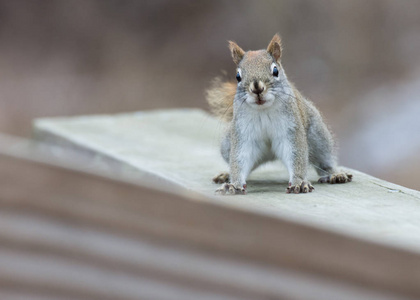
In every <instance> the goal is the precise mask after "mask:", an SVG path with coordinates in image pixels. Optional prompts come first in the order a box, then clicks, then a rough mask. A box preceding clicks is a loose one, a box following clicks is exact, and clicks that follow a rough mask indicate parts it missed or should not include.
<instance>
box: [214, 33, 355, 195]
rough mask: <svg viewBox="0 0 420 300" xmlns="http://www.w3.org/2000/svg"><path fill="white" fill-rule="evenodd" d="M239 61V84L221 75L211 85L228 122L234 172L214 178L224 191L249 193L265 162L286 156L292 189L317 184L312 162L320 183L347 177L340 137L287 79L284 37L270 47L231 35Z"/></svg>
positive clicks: (227, 146)
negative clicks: (245, 44) (247, 47)
mask: <svg viewBox="0 0 420 300" xmlns="http://www.w3.org/2000/svg"><path fill="white" fill-rule="evenodd" d="M229 49H230V51H231V54H232V58H233V61H234V62H235V64H236V65H237V74H236V79H237V81H238V82H237V84H236V83H234V82H222V81H221V80H220V79H215V80H214V82H213V85H212V87H211V88H210V89H209V90H207V93H206V96H207V101H208V103H209V104H210V107H211V109H212V112H213V113H214V114H215V115H216V116H218V117H220V118H221V119H223V120H224V121H226V122H228V127H227V130H226V133H225V136H224V138H223V140H222V145H221V153H222V156H223V158H224V159H225V161H226V162H227V163H228V164H229V169H230V171H229V173H221V174H219V175H217V176H216V177H214V178H213V181H214V182H215V183H223V185H222V186H221V187H220V188H219V189H217V190H216V192H217V193H220V194H226V193H228V194H245V193H246V187H247V186H246V179H247V177H248V175H249V174H250V172H251V171H252V170H254V169H255V168H257V167H258V166H260V165H261V164H263V163H265V162H268V161H272V160H275V159H281V160H282V161H283V163H284V164H285V166H286V168H287V170H288V172H289V187H288V188H287V190H286V192H287V193H307V192H312V190H313V189H314V188H313V186H312V185H311V183H310V182H309V181H308V180H307V178H306V176H307V171H308V166H309V164H312V165H313V166H314V167H315V169H316V171H317V173H318V175H319V176H321V177H320V178H319V180H318V182H320V183H327V182H328V183H346V182H350V181H351V180H352V175H351V174H348V173H345V172H342V171H339V170H337V158H336V155H335V152H336V150H335V143H334V139H333V137H332V135H331V133H330V131H329V130H328V128H327V126H326V125H325V123H324V122H323V120H322V117H321V114H320V113H319V111H318V110H317V109H316V108H315V106H314V104H313V103H312V102H311V101H309V100H308V99H306V98H304V97H303V96H302V95H301V94H300V93H299V91H298V90H297V89H296V88H295V87H294V86H293V84H292V83H290V82H289V81H288V80H287V77H286V74H285V72H284V70H283V67H282V65H281V63H280V57H281V52H282V48H281V39H280V36H279V35H278V34H276V35H274V37H273V39H272V40H271V42H270V44H269V45H268V47H267V49H266V50H258V51H247V52H245V51H244V50H242V49H241V48H240V47H239V46H238V45H237V44H236V43H234V42H232V41H229Z"/></svg>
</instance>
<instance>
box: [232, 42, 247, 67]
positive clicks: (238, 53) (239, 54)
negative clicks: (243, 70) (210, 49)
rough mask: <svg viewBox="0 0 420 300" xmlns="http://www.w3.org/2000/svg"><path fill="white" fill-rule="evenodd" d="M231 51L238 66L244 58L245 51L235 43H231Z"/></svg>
mask: <svg viewBox="0 0 420 300" xmlns="http://www.w3.org/2000/svg"><path fill="white" fill-rule="evenodd" d="M229 49H230V52H231V53H232V58H233V62H234V63H235V64H237V65H238V64H239V62H240V61H241V60H242V58H243V57H244V55H245V51H244V50H242V48H241V47H239V46H238V45H237V44H236V43H235V42H232V41H229Z"/></svg>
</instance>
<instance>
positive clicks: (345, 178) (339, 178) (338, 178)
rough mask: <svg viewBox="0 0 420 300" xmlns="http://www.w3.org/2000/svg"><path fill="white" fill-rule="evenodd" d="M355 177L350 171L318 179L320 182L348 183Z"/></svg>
mask: <svg viewBox="0 0 420 300" xmlns="http://www.w3.org/2000/svg"><path fill="white" fill-rule="evenodd" d="M352 179H353V175H352V174H350V173H344V172H341V173H335V174H331V175H327V176H324V177H321V178H319V179H318V182H319V183H331V184H334V183H346V182H350V181H352Z"/></svg>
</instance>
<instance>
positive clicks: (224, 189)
mask: <svg viewBox="0 0 420 300" xmlns="http://www.w3.org/2000/svg"><path fill="white" fill-rule="evenodd" d="M216 194H219V195H226V194H228V195H245V194H246V184H244V185H242V186H241V185H240V184H232V183H225V184H223V185H222V186H221V187H220V188H218V189H217V190H216Z"/></svg>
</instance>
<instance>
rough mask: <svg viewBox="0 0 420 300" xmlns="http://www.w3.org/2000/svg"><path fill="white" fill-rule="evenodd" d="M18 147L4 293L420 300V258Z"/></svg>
mask: <svg viewBox="0 0 420 300" xmlns="http://www.w3.org/2000/svg"><path fill="white" fill-rule="evenodd" d="M11 142H13V141H11V140H8V141H6V144H5V143H4V140H0V298H1V299H101V300H102V299H105V300H106V299H123V300H124V299H168V300H169V299H174V300H175V299H305V300H306V299H320V300H321V299H322V300H325V299H334V300H340V299H349V300H350V299H352V300H353V299H418V298H419V297H420V285H419V284H418V283H419V280H420V255H419V254H418V253H413V252H409V251H405V250H401V249H395V248H392V247H386V246H382V245H377V244H373V243H370V242H367V241H363V240H358V239H353V238H349V237H347V236H343V235H340V234H337V233H333V232H329V231H325V230H322V229H317V228H314V227H310V226H307V225H302V224H298V223H295V222H291V221H288V220H283V219H280V218H278V217H276V216H267V215H264V214H260V213H254V212H252V211H248V210H238V209H236V208H233V207H227V206H225V205H220V204H218V203H212V202H211V201H208V200H207V198H205V197H203V196H200V195H197V194H192V193H190V194H189V196H188V197H186V196H181V195H178V194H174V193H168V192H164V191H161V190H158V189H154V188H148V187H145V186H142V185H141V182H139V181H137V179H136V178H135V177H133V178H130V177H125V175H124V176H123V177H125V178H124V180H121V179H120V180H114V179H111V178H110V177H109V175H110V174H109V173H104V175H105V177H104V176H99V175H97V174H96V173H97V172H103V169H99V170H98V169H97V168H96V167H94V168H91V167H88V166H86V165H79V164H78V163H77V162H76V161H73V162H71V164H69V163H68V162H57V161H56V160H55V159H54V158H53V157H48V156H47V157H45V156H43V155H42V154H40V153H38V152H37V151H34V150H33V149H32V150H31V151H27V148H26V146H27V145H26V144H25V143H14V142H13V143H14V146H11ZM70 165H71V168H70V167H69V166H70ZM63 166H66V167H63ZM107 176H108V177H107Z"/></svg>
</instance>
